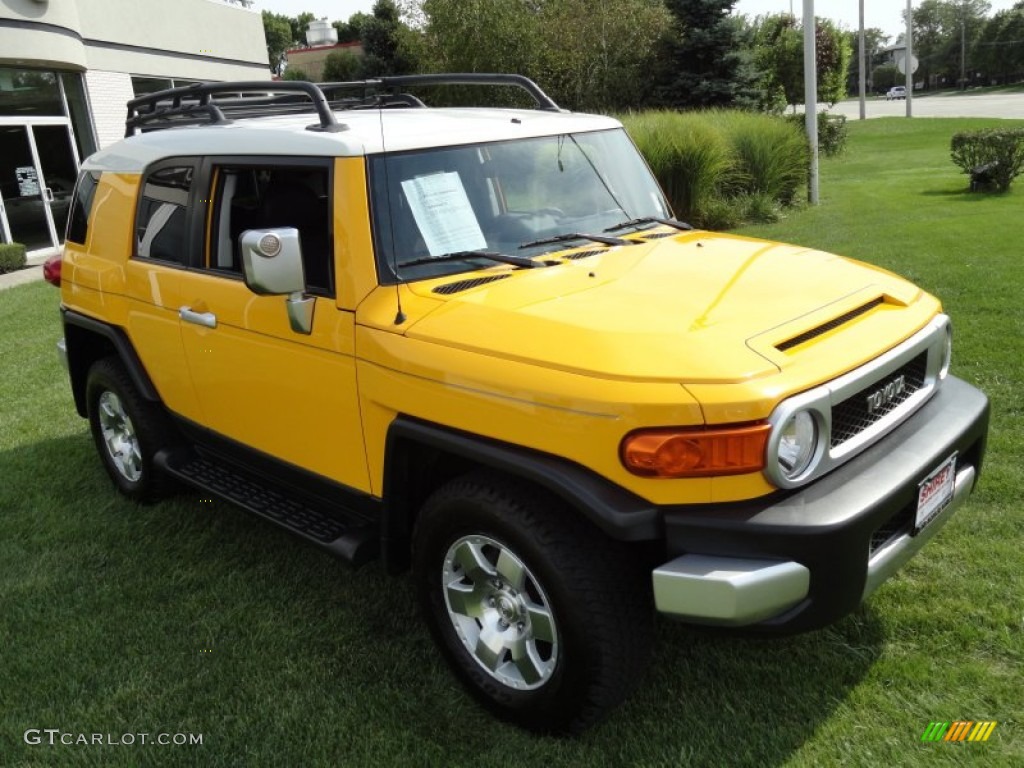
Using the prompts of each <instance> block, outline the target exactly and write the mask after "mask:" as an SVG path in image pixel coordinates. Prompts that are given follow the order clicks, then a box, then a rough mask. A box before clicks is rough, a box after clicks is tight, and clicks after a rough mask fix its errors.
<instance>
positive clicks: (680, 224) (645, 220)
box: [602, 216, 693, 232]
mask: <svg viewBox="0 0 1024 768" xmlns="http://www.w3.org/2000/svg"><path fill="white" fill-rule="evenodd" d="M641 224H664V225H665V226H666V227H674V228H675V229H681V230H690V229H693V227H692V226H690V225H689V224H687V223H686V222H685V221H676V220H675V219H659V218H658V217H657V216H643V217H641V218H639V219H629V220H628V221H622V222H619V223H618V224H616V225H615V226H614V227H608V228H607V229H604V230H602V231H603V232H614V231H615V230H617V229H625V228H626V227H638V226H640V225H641Z"/></svg>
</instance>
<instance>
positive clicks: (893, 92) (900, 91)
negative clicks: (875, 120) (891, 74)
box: [885, 85, 907, 101]
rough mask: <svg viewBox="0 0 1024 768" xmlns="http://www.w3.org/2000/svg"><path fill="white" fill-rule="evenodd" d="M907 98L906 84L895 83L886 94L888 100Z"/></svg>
mask: <svg viewBox="0 0 1024 768" xmlns="http://www.w3.org/2000/svg"><path fill="white" fill-rule="evenodd" d="M905 98H907V87H906V86H905V85H894V86H893V87H892V88H890V89H889V90H888V91H887V92H886V94H885V100H886V101H892V100H893V99H905Z"/></svg>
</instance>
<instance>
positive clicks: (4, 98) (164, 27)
mask: <svg viewBox="0 0 1024 768" xmlns="http://www.w3.org/2000/svg"><path fill="white" fill-rule="evenodd" d="M246 5H249V3H246V2H241V3H231V2H224V1H223V0H2V1H0V242H19V243H24V244H25V245H26V246H27V247H28V249H29V251H30V252H31V251H37V250H44V249H48V248H51V247H53V246H56V245H59V244H60V242H61V240H62V239H63V236H64V225H65V222H66V220H67V214H68V205H69V201H70V195H71V190H72V187H73V185H74V182H75V178H76V177H77V175H78V167H79V163H80V161H81V159H82V158H83V157H85V156H87V155H89V154H91V153H92V152H94V151H95V150H96V149H98V148H101V147H104V146H106V145H108V144H110V143H112V142H114V141H116V140H117V139H119V138H120V137H122V136H123V135H124V120H125V114H126V107H125V103H126V102H127V101H128V100H129V99H131V98H133V97H134V96H137V95H141V94H143V93H151V92H153V91H155V90H159V89H161V88H169V87H171V86H177V85H186V84H188V83H193V82H199V81H208V80H267V79H269V78H270V68H269V66H268V64H267V47H266V40H265V38H264V35H263V21H262V18H261V16H260V14H259V12H258V11H254V10H250V9H249V8H247V7H244V6H246Z"/></svg>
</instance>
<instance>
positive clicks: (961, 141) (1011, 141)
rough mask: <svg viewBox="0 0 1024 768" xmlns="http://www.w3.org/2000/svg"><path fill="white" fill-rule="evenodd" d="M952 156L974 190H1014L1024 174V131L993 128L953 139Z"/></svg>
mask: <svg viewBox="0 0 1024 768" xmlns="http://www.w3.org/2000/svg"><path fill="white" fill-rule="evenodd" d="M950 156H951V157H952V158H953V162H954V163H956V164H957V165H958V166H960V169H961V170H962V171H963V172H964V173H966V174H967V175H969V176H970V177H971V189H972V190H974V189H978V188H981V187H985V186H991V187H992V188H994V189H995V190H997V191H999V192H1005V191H1006V190H1008V189H1009V188H1010V184H1012V183H1013V180H1014V179H1015V178H1017V176H1019V175H1020V173H1021V171H1022V170H1024V128H1012V129H1005V128H990V129H986V130H980V131H963V132H961V133H956V134H954V135H953V139H952V140H951V142H950Z"/></svg>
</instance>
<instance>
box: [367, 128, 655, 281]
mask: <svg viewBox="0 0 1024 768" xmlns="http://www.w3.org/2000/svg"><path fill="white" fill-rule="evenodd" d="M369 173H370V179H369V182H370V189H371V195H372V202H373V228H374V238H375V242H376V251H377V259H378V272H379V276H380V279H381V282H382V283H394V282H396V281H401V282H406V281H411V280H422V279H425V278H429V277H437V276H440V275H447V274H453V273H456V272H466V271H468V270H472V269H479V268H481V267H483V266H493V264H494V261H493V260H488V259H485V258H479V259H473V258H468V257H467V258H459V259H451V258H443V257H445V256H449V255H451V254H462V253H464V252H468V251H491V252H497V253H501V254H515V255H517V256H523V257H533V256H539V255H540V254H543V253H545V252H549V251H553V250H560V249H564V248H571V247H574V245H575V244H574V243H573V242H571V240H568V241H562V242H548V243H543V244H535V245H531V246H528V247H526V248H523V247H522V246H523V245H524V244H526V243H532V242H534V241H538V240H545V239H548V238H555V237H558V236H559V235H567V234H572V233H577V232H578V233H601V232H603V231H604V230H606V229H608V228H609V227H615V226H617V225H621V224H622V223H623V222H628V221H630V220H633V219H645V218H647V219H649V218H665V217H668V216H671V213H670V211H669V207H668V204H667V203H666V202H665V198H664V196H663V195H662V193H661V190H660V189H659V188H658V185H657V182H655V180H654V178H653V177H652V176H651V172H650V171H649V170H648V168H647V165H646V164H645V163H644V161H643V159H642V158H641V157H640V154H639V152H637V150H636V148H635V147H634V146H633V143H632V142H631V141H630V140H629V138H628V137H627V136H626V134H625V132H624V131H623V130H621V129H617V130H610V131H596V132H590V133H577V134H562V135H560V136H544V137H540V138H534V139H518V140H515V141H504V142H496V143H492V144H475V145H472V146H457V147H438V148H433V149H426V150H419V151H415V152H404V153H401V154H389V155H377V156H375V157H372V158H371V159H370V163H369ZM652 225H653V224H652ZM638 226H639V225H638ZM396 265H397V274H396Z"/></svg>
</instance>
